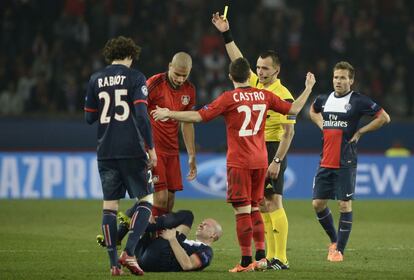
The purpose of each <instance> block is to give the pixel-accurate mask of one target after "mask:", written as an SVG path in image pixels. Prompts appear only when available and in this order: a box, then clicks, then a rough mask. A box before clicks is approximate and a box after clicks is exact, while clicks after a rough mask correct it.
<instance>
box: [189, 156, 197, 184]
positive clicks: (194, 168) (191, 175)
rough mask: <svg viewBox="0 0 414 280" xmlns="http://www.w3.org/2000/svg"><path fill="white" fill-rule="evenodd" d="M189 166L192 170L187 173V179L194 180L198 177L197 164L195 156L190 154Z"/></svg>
mask: <svg viewBox="0 0 414 280" xmlns="http://www.w3.org/2000/svg"><path fill="white" fill-rule="evenodd" d="M188 167H189V168H190V170H189V171H188V174H187V180H188V181H192V180H194V179H195V178H196V177H197V165H196V159H195V156H188Z"/></svg>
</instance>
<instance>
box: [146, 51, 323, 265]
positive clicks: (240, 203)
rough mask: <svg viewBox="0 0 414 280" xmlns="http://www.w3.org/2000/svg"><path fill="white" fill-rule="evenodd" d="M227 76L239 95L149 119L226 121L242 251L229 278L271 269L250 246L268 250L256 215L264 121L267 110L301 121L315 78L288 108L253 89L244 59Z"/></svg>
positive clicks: (230, 198)
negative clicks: (220, 116) (218, 119)
mask: <svg viewBox="0 0 414 280" xmlns="http://www.w3.org/2000/svg"><path fill="white" fill-rule="evenodd" d="M229 70H230V71H229V72H230V74H229V78H230V79H231V80H232V82H233V85H234V88H235V89H234V90H231V91H225V92H223V93H222V94H221V95H220V96H219V97H218V98H217V99H215V100H214V101H213V102H212V103H211V104H209V105H207V106H204V108H203V109H201V110H199V111H181V112H177V111H170V110H168V109H166V108H157V110H154V111H151V114H152V116H153V117H154V119H155V120H160V121H163V120H166V119H168V118H171V119H174V120H177V121H183V122H201V121H209V120H212V119H214V118H215V117H217V116H219V115H222V116H224V121H225V124H226V130H227V147H228V149H227V183H228V188H227V202H229V203H231V204H232V206H233V209H234V213H235V218H236V231H237V238H238V241H239V246H240V251H241V262H240V264H237V265H236V266H235V267H234V268H232V269H230V270H229V272H247V271H253V270H263V269H266V268H267V260H266V258H265V257H264V254H262V255H263V256H262V257H261V259H257V258H256V261H252V245H251V243H252V240H253V241H254V242H255V247H256V250H257V248H264V244H263V242H264V227H263V220H262V218H261V216H260V215H254V212H256V213H257V211H258V210H259V203H260V202H261V201H262V200H263V186H264V182H265V178H266V172H267V167H268V166H267V150H266V145H265V139H264V125H265V122H264V121H265V118H266V116H267V110H269V109H271V110H273V111H275V112H279V113H281V114H283V115H286V114H291V115H297V114H298V113H299V112H300V110H301V109H302V107H303V105H304V104H305V102H306V100H307V99H308V97H309V95H310V93H311V91H312V88H313V85H314V84H315V77H314V75H313V74H312V73H307V75H306V81H305V90H304V91H303V93H302V94H301V95H300V96H299V97H298V98H297V99H296V101H294V102H293V103H289V102H286V101H284V100H281V99H280V98H279V97H278V96H276V95H274V94H273V93H271V92H269V91H267V90H265V89H257V88H254V87H251V86H250V85H249V77H250V65H249V62H248V61H247V60H246V59H245V58H241V57H240V58H237V59H235V60H234V61H232V62H231V64H230V69H229ZM268 175H269V174H268ZM256 253H257V252H256ZM257 256H260V254H257Z"/></svg>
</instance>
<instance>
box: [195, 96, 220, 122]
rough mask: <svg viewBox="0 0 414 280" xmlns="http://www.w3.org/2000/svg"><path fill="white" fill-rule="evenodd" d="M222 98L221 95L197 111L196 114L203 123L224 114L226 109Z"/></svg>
mask: <svg viewBox="0 0 414 280" xmlns="http://www.w3.org/2000/svg"><path fill="white" fill-rule="evenodd" d="M224 96H225V95H224V93H223V94H222V95H220V96H219V97H217V98H216V99H215V100H214V101H213V102H211V103H210V104H208V105H205V106H204V107H203V108H201V109H200V110H198V113H199V114H200V116H201V118H202V119H203V121H204V122H208V121H210V120H212V119H214V118H215V117H217V116H219V115H221V114H222V113H223V112H224V110H225V108H226V106H225V98H224Z"/></svg>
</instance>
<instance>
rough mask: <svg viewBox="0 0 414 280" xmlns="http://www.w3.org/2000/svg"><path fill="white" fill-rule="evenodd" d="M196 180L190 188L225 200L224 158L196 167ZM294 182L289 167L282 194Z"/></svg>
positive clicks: (294, 177) (294, 178)
mask: <svg viewBox="0 0 414 280" xmlns="http://www.w3.org/2000/svg"><path fill="white" fill-rule="evenodd" d="M197 169H198V171H197V178H196V179H195V180H194V181H192V182H190V184H191V186H192V187H194V188H195V189H197V190H198V191H200V192H202V193H205V194H208V195H212V196H216V197H221V198H226V192H227V168H226V158H225V157H224V156H222V157H220V158H215V159H212V160H207V161H204V162H203V163H201V164H200V165H199V166H198V168H197ZM295 182H296V175H295V173H294V171H293V170H292V169H290V168H289V167H288V168H286V171H285V182H284V192H286V191H288V190H289V189H291V188H293V186H294V184H295Z"/></svg>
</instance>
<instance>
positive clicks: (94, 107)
mask: <svg viewBox="0 0 414 280" xmlns="http://www.w3.org/2000/svg"><path fill="white" fill-rule="evenodd" d="M94 87H95V79H94V78H93V77H91V78H90V79H89V83H88V88H87V90H86V97H85V106H84V111H85V112H90V113H97V112H98V100H97V98H96V95H95V91H94Z"/></svg>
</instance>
